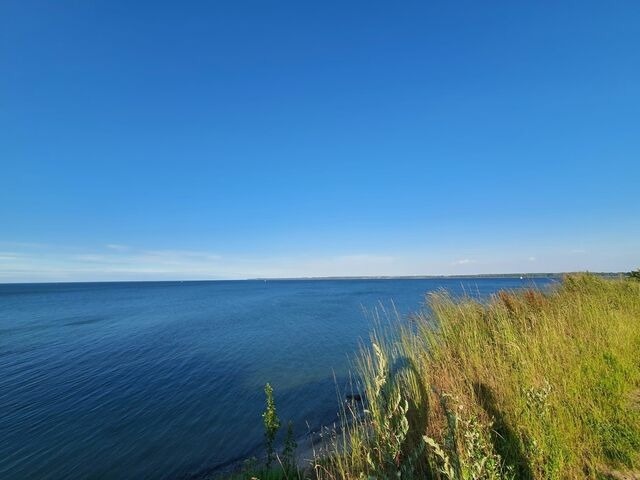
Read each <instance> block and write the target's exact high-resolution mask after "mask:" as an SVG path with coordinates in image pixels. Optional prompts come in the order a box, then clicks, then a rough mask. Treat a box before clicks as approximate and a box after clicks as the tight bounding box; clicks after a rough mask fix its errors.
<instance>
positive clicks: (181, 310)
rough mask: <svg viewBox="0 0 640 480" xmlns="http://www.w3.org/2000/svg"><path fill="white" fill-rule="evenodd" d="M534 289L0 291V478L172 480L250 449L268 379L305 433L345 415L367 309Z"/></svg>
mask: <svg viewBox="0 0 640 480" xmlns="http://www.w3.org/2000/svg"><path fill="white" fill-rule="evenodd" d="M551 281H552V280H550V279H542V278H538V279H535V284H536V285H537V286H539V287H542V286H545V285H547V284H549V282H551ZM532 282H533V281H532V280H521V279H519V278H473V279H426V280H422V279H420V280H418V279H398V280H291V281H269V282H264V281H237V282H185V283H179V282H155V283H95V284H57V285H56V284H48V285H43V284H37V285H36V284H32V285H0V478H2V479H26V478H38V479H45V478H46V479H65V480H71V479H85V478H100V479H102V478H107V479H147V478H148V479H164V478H176V477H180V476H183V475H188V474H190V473H196V472H199V471H203V470H208V469H213V468H217V467H220V466H223V465H225V464H228V463H229V462H232V461H234V460H237V459H241V458H245V457H248V456H250V455H252V454H254V453H255V452H256V449H258V448H259V447H260V444H261V441H262V429H261V417H260V414H261V412H262V409H263V402H264V399H263V392H262V387H263V385H264V383H265V382H267V381H269V382H271V384H272V385H273V386H274V389H275V392H276V401H277V406H278V412H279V414H280V417H281V418H283V419H292V420H293V421H294V424H295V426H296V428H297V433H298V434H303V433H304V432H306V431H307V430H308V428H311V429H315V428H318V427H319V426H320V425H322V424H327V423H330V422H332V421H333V420H334V419H335V418H336V412H337V410H338V400H337V397H336V388H335V386H336V383H335V381H334V373H335V376H336V378H337V379H338V384H344V382H345V379H346V378H347V376H348V370H349V361H348V356H351V355H352V354H353V353H354V352H355V351H356V349H357V346H358V341H359V340H360V339H366V338H367V336H368V332H369V330H370V328H371V317H370V316H369V317H368V316H367V315H365V314H364V312H363V308H364V309H368V310H371V309H373V308H375V307H376V305H378V302H383V303H384V304H386V305H387V306H388V305H389V304H390V302H391V301H393V302H394V303H395V306H396V308H397V310H398V311H399V312H400V313H402V314H407V313H410V312H414V311H416V310H418V309H419V308H420V306H421V304H422V302H423V299H424V293H425V292H428V291H433V290H437V289H440V288H446V289H448V290H449V291H451V292H452V293H454V294H461V293H462V292H463V291H466V292H467V294H470V295H474V296H475V295H480V296H487V295H489V294H490V293H492V292H495V291H496V290H498V289H502V288H519V287H522V286H531V284H532Z"/></svg>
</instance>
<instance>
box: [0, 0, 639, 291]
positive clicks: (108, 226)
mask: <svg viewBox="0 0 640 480" xmlns="http://www.w3.org/2000/svg"><path fill="white" fill-rule="evenodd" d="M639 46H640V3H639V2H637V1H628V2H625V1H620V2H590V1H581V2H563V3H562V4H560V2H506V1H505V2H475V1H470V2H444V1H443V2H372V1H367V2H313V3H312V2H285V1H282V2H264V1H260V2H258V1H256V2H246V1H234V2H161V1H154V2H118V1H91V2H83V1H73V2H72V1H67V2H65V1H61V2H33V1H28V0H20V1H10V0H9V1H4V2H2V4H1V6H0V68H1V75H0V166H1V170H0V171H1V175H0V282H13V281H75V280H82V281H84V280H119V279H122V280H147V279H205V278H246V277H255V276H270V277H289V276H315V275H411V274H467V273H491V272H495V273H499V272H524V271H566V270H586V269H588V270H609V271H611V270H613V271H620V270H629V269H631V268H637V267H638V266H640V248H639V247H640V214H639V213H640V195H638V184H639V183H640V157H639V154H640V116H639V113H640V55H638V48H639Z"/></svg>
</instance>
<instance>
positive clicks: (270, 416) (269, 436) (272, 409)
mask: <svg viewBox="0 0 640 480" xmlns="http://www.w3.org/2000/svg"><path fill="white" fill-rule="evenodd" d="M264 394H265V397H266V409H265V411H264V413H263V414H262V421H263V423H264V437H265V447H266V450H267V469H268V468H270V467H271V462H272V461H273V457H274V449H273V443H274V441H275V439H276V434H277V433H278V430H279V429H280V419H279V418H278V414H277V413H276V403H275V400H274V398H273V388H272V387H271V385H270V384H268V383H267V384H266V385H265V386H264Z"/></svg>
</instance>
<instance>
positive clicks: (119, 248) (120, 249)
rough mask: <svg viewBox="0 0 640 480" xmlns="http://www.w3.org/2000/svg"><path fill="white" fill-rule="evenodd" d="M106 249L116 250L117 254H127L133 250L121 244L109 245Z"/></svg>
mask: <svg viewBox="0 0 640 480" xmlns="http://www.w3.org/2000/svg"><path fill="white" fill-rule="evenodd" d="M105 247H107V248H108V249H109V250H115V251H116V252H126V251H127V250H129V249H130V248H131V247H129V246H128V245H121V244H119V243H108V244H107V245H105Z"/></svg>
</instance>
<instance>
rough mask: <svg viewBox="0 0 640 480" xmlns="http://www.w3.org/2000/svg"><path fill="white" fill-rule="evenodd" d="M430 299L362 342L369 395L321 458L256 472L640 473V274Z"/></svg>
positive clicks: (364, 475)
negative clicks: (302, 466)
mask: <svg viewBox="0 0 640 480" xmlns="http://www.w3.org/2000/svg"><path fill="white" fill-rule="evenodd" d="M428 303H429V308H428V309H425V311H424V312H423V313H422V314H419V315H418V316H417V317H416V318H415V319H414V321H413V322H412V323H411V324H410V325H406V324H404V326H402V327H400V329H399V331H398V329H393V330H394V333H393V334H391V335H382V334H380V333H377V334H374V335H373V336H372V339H371V344H370V345H369V346H367V347H364V348H363V349H362V351H361V353H360V356H359V361H358V370H359V373H360V377H361V384H360V385H359V386H358V389H359V391H360V392H361V393H362V397H363V399H364V402H363V404H360V403H346V404H345V406H344V410H343V427H342V428H341V429H339V430H338V431H335V432H334V433H333V435H329V440H325V441H324V442H323V445H321V446H319V450H318V451H317V452H316V456H315V460H314V462H313V465H312V467H310V468H308V469H306V470H304V471H297V470H292V469H291V468H285V469H282V468H277V469H275V470H274V469H272V470H270V471H261V472H256V471H255V470H254V471H253V472H252V473H249V472H247V473H246V475H244V476H246V477H248V478H250V477H253V476H256V477H259V478H262V479H263V480H264V479H265V478H282V477H284V478H299V477H305V478H314V477H315V478H318V479H320V480H327V479H331V480H333V479H354V480H355V479H374V478H375V479H391V478H406V479H413V478H416V479H417V478H420V479H456V480H462V479H511V478H517V479H545V480H546V479H573V478H575V479H577V478H581V479H582V478H619V479H635V478H640V475H639V471H638V468H639V466H640V281H637V280H634V279H622V278H620V279H604V278H600V277H596V276H592V275H586V274H584V275H583V274H579V275H571V276H568V277H566V278H565V279H564V280H563V282H562V284H561V285H559V286H558V287H557V288H555V289H554V290H552V291H550V292H547V293H541V292H539V291H534V290H529V291H521V292H500V293H499V294H497V295H495V296H494V297H492V299H491V300H490V301H489V302H485V303H481V302H478V301H475V300H472V299H463V300H454V299H452V298H450V297H449V296H448V295H447V294H446V293H444V292H443V293H438V294H432V295H430V296H429V298H428ZM636 475H637V476H636ZM241 476H242V475H241Z"/></svg>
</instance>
